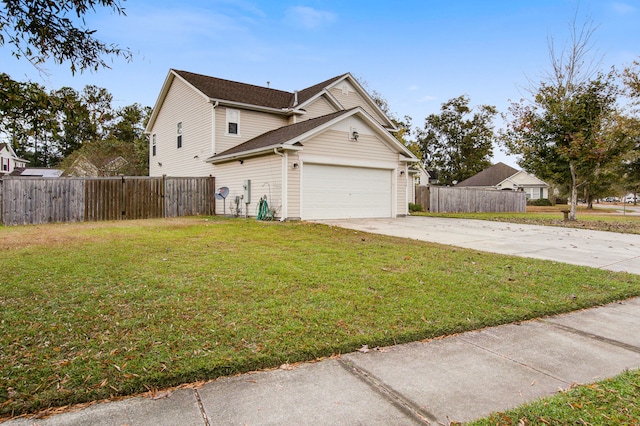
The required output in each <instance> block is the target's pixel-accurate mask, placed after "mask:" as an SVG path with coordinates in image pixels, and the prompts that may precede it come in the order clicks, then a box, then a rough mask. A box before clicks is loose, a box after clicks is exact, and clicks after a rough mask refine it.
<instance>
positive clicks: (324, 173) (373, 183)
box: [302, 164, 392, 219]
mask: <svg viewBox="0 0 640 426" xmlns="http://www.w3.org/2000/svg"><path fill="white" fill-rule="evenodd" d="M302 191H303V199H302V203H303V205H302V217H303V219H341V218H361V217H390V216H391V200H392V182H391V170H385V169H370V168H364V167H346V166H330V165H320V164H305V165H304V171H303V184H302Z"/></svg>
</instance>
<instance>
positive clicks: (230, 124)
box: [227, 108, 240, 135]
mask: <svg viewBox="0 0 640 426" xmlns="http://www.w3.org/2000/svg"><path fill="white" fill-rule="evenodd" d="M227 134H228V135H239V134H240V111H238V110H237V109H229V108H227Z"/></svg>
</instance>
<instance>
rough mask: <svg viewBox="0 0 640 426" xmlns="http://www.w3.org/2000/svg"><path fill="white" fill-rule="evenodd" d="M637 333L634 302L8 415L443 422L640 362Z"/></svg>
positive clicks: (88, 419)
mask: <svg viewBox="0 0 640 426" xmlns="http://www.w3.org/2000/svg"><path fill="white" fill-rule="evenodd" d="M639 331H640V299H631V300H628V301H625V302H623V303H613V304H610V305H607V306H604V307H599V308H595V309H590V310H586V311H580V312H574V313H570V314H566V315H560V316H555V317H550V318H546V319H540V320H534V321H528V322H524V323H520V324H509V325H505V326H499V327H493V328H487V329H484V330H480V331H474V332H468V333H463V334H460V335H456V336H452V337H447V338H443V339H436V340H431V341H425V342H415V343H410V344H406V345H398V346H393V347H387V348H380V349H372V350H370V351H368V352H366V353H363V352H356V353H351V354H347V355H343V356H340V357H335V358H332V359H327V360H324V361H320V362H316V363H305V364H299V365H295V366H287V367H286V368H281V369H278V370H272V371H262V372H256V373H251V374H244V375H241V376H236V377H230V378H222V379H219V380H217V381H214V382H211V383H208V384H205V385H203V386H200V387H192V388H183V389H179V390H175V391H173V392H164V393H159V394H158V395H157V396H156V398H157V399H153V398H151V397H134V398H129V399H125V400H121V401H118V402H111V403H99V404H95V405H93V406H90V407H88V408H85V409H83V410H80V411H76V412H67V413H64V414H59V415H56V416H53V417H50V418H47V419H37V420H35V419H24V418H23V419H14V420H12V421H9V422H7V423H6V424H7V425H8V426H9V425H11V426H26V425H40V426H53V425H56V426H62V425H89V424H90V425H114V426H115V425H125V424H126V425H132V426H134V425H294V424H295V425H325V424H327V425H328V424H331V425H340V424H343V425H354V424H367V425H389V424H395V425H405V424H407V425H408V424H443V425H447V424H449V423H450V422H454V421H456V422H464V421H470V420H473V419H477V418H480V417H484V416H487V415H488V414H490V413H491V412H493V411H496V410H500V411H502V410H505V409H508V408H511V407H515V406H518V405H520V404H522V403H524V402H527V401H531V400H533V399H535V398H539V397H543V396H546V395H552V394H553V393H555V392H557V391H558V390H560V389H567V388H569V387H571V385H573V384H576V383H588V382H592V381H597V380H601V379H603V378H606V377H610V376H613V375H616V374H618V373H621V372H623V371H624V370H626V369H635V368H639V367H640V332H639Z"/></svg>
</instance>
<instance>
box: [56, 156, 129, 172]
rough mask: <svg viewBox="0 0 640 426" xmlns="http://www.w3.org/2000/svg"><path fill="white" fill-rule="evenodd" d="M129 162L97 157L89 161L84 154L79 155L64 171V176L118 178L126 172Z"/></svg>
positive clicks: (114, 158)
mask: <svg viewBox="0 0 640 426" xmlns="http://www.w3.org/2000/svg"><path fill="white" fill-rule="evenodd" d="M128 163H129V162H128V161H127V160H126V159H124V158H123V157H121V156H116V157H99V156H98V157H96V158H93V159H92V160H89V159H88V158H87V157H86V156H85V155H84V154H80V155H78V157H76V159H75V160H74V161H73V163H71V166H69V167H68V168H67V169H66V170H65V171H64V176H73V177H88V176H91V177H109V176H117V175H119V174H122V173H123V172H124V168H125V167H126V165H127V164H128Z"/></svg>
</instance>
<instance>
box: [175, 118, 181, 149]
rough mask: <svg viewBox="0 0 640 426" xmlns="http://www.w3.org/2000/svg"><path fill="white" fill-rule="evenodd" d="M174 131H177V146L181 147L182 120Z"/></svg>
mask: <svg viewBox="0 0 640 426" xmlns="http://www.w3.org/2000/svg"><path fill="white" fill-rule="evenodd" d="M176 132H177V133H178V148H182V122H180V123H178V128H177V129H176Z"/></svg>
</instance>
